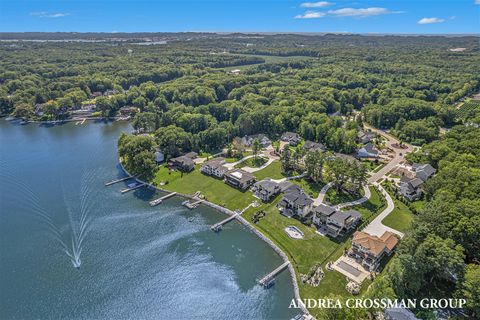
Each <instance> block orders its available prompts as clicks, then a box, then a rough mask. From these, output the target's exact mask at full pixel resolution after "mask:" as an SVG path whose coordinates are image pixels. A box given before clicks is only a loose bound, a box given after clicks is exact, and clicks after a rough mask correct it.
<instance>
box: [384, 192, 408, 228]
mask: <svg viewBox="0 0 480 320" xmlns="http://www.w3.org/2000/svg"><path fill="white" fill-rule="evenodd" d="M390 196H391V197H392V199H393V202H394V203H395V208H394V209H393V211H392V212H391V213H390V214H389V215H388V216H386V217H385V219H383V220H382V223H383V224H384V225H386V226H388V227H390V228H393V229H395V230H398V231H400V232H405V231H407V230H408V229H410V227H411V225H412V221H413V217H414V215H413V213H412V211H411V210H410V209H409V208H408V207H407V206H406V205H405V204H403V203H402V202H400V201H398V200H397V199H395V198H394V197H393V196H392V194H391V193H390Z"/></svg>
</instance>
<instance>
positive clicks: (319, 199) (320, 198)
mask: <svg viewBox="0 0 480 320" xmlns="http://www.w3.org/2000/svg"><path fill="white" fill-rule="evenodd" d="M332 186H333V182H329V183H327V184H326V185H324V186H323V188H322V190H320V192H319V193H318V197H316V198H315V199H313V205H314V206H318V205H319V204H321V203H323V199H325V195H326V194H327V191H328V189H330V188H331V187H332Z"/></svg>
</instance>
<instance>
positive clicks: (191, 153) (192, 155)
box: [184, 151, 198, 160]
mask: <svg viewBox="0 0 480 320" xmlns="http://www.w3.org/2000/svg"><path fill="white" fill-rule="evenodd" d="M184 156H185V157H187V158H190V159H192V160H193V159H196V158H197V157H198V153H196V152H195V151H190V152H187V153H185V154H184Z"/></svg>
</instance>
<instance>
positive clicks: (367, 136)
mask: <svg viewBox="0 0 480 320" xmlns="http://www.w3.org/2000/svg"><path fill="white" fill-rule="evenodd" d="M376 136H377V135H376V133H375V132H371V131H367V132H365V131H363V130H360V131H359V132H358V134H357V138H358V142H360V143H361V144H367V143H369V142H372V140H373V139H374V138H375V137H376Z"/></svg>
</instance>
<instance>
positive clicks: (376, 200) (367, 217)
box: [345, 186, 387, 229]
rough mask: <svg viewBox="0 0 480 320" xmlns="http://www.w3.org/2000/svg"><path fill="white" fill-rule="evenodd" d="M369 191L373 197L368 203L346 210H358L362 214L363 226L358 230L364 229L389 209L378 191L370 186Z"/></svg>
mask: <svg viewBox="0 0 480 320" xmlns="http://www.w3.org/2000/svg"><path fill="white" fill-rule="evenodd" d="M369 189H370V192H371V194H372V195H371V197H370V199H368V201H367V202H364V203H362V204H361V205H359V206H354V207H348V208H345V209H354V210H358V211H359V212H360V213H361V214H362V225H361V226H360V227H359V228H357V229H362V228H363V227H364V226H365V225H367V224H368V223H369V222H370V221H372V220H373V219H374V218H375V217H376V216H377V215H378V214H379V213H380V212H382V211H383V210H384V209H385V208H386V207H387V201H386V200H385V199H384V198H383V197H382V196H381V195H380V193H379V192H378V191H377V189H376V188H375V187H373V186H369Z"/></svg>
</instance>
